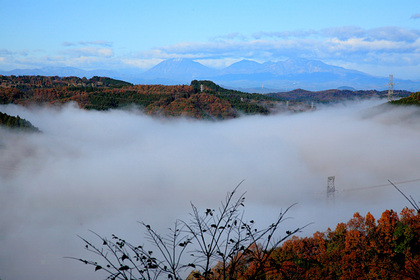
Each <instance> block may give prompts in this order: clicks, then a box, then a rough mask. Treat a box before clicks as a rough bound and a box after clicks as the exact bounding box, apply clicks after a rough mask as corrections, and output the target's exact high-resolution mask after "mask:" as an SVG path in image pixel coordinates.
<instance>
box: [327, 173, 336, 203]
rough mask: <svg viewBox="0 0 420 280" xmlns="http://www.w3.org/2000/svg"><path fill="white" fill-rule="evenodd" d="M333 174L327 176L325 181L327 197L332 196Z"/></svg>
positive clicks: (333, 188) (333, 190)
mask: <svg viewBox="0 0 420 280" xmlns="http://www.w3.org/2000/svg"><path fill="white" fill-rule="evenodd" d="M334 181H335V176H330V177H328V183H327V198H330V197H333V198H334V194H335V185H334Z"/></svg>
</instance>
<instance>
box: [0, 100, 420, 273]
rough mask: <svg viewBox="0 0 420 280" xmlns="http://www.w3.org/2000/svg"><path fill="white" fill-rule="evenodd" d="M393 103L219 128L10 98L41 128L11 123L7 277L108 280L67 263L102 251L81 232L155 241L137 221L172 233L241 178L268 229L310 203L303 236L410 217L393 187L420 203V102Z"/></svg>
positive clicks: (1, 174)
mask: <svg viewBox="0 0 420 280" xmlns="http://www.w3.org/2000/svg"><path fill="white" fill-rule="evenodd" d="M383 103H384V101H381V100H369V101H360V102H349V103H344V104H337V105H334V106H328V107H327V106H326V107H320V106H319V107H318V109H317V110H316V111H312V112H305V113H297V114H279V115H275V116H269V117H263V116H253V117H241V118H239V119H234V120H228V121H220V122H210V121H197V120H187V119H172V120H165V119H154V118H151V117H149V116H145V115H142V114H141V113H140V112H139V111H136V110H134V109H133V110H126V111H122V110H113V111H108V112H98V111H85V110H80V109H78V108H77V107H76V106H75V105H74V104H70V105H67V106H65V107H63V108H54V107H32V108H24V107H21V106H16V105H2V106H0V111H1V112H4V113H7V114H10V115H15V116H16V115H19V116H20V117H21V118H25V119H27V120H29V121H31V123H32V124H33V125H35V126H37V127H38V128H39V129H40V130H42V133H32V134H29V133H17V132H12V131H9V130H4V129H1V130H0V278H1V279H2V280H16V279H31V280H52V279H60V280H79V279H80V280H81V279H104V278H105V277H104V276H105V275H104V274H102V273H101V272H94V269H93V267H90V266H86V265H84V264H82V263H79V262H77V261H74V260H71V259H68V258H65V257H81V258H87V259H89V258H90V257H92V255H90V254H89V253H88V252H87V251H85V250H84V248H83V246H84V244H83V243H82V241H81V240H80V239H79V238H78V235H80V236H83V237H85V238H87V239H89V240H92V241H93V240H95V236H94V235H93V234H92V233H91V232H90V231H89V230H93V231H95V232H97V233H99V234H100V235H103V236H107V237H110V236H111V234H113V233H114V234H117V235H119V236H121V237H124V238H125V239H126V240H129V241H132V242H134V243H138V244H143V243H145V241H144V239H143V233H144V231H143V229H142V228H141V226H140V225H139V223H138V221H144V222H146V223H149V224H151V225H152V226H153V227H154V228H155V229H157V230H159V231H162V232H165V230H166V229H167V228H168V227H170V226H172V224H173V222H174V221H175V220H176V219H177V218H181V219H184V220H188V219H189V216H188V213H189V212H190V209H191V207H190V202H193V203H194V204H195V205H196V206H197V207H198V208H199V209H203V210H205V209H206V208H216V207H217V206H218V204H219V203H220V201H221V200H223V199H224V198H225V196H226V193H227V192H229V191H231V190H233V189H234V188H235V187H236V186H237V185H238V184H239V183H240V182H241V181H242V180H244V181H243V183H242V184H241V185H240V187H239V192H246V194H245V196H246V207H245V209H246V210H245V211H246V217H247V218H248V217H249V218H252V219H254V220H255V221H256V223H257V225H260V226H264V225H268V224H270V222H271V221H272V220H273V219H274V218H276V217H277V215H278V213H279V212H280V211H282V210H284V209H285V208H287V207H288V206H290V205H292V204H294V203H297V204H296V205H295V206H294V207H292V208H291V209H290V211H289V212H288V217H290V218H289V219H287V220H285V221H284V223H283V224H282V230H281V232H282V231H286V230H289V229H294V228H295V227H299V226H303V225H306V224H308V223H312V224H311V225H309V226H308V227H306V228H305V229H303V231H302V232H301V233H299V235H301V236H310V235H312V234H313V233H314V232H315V231H318V230H320V231H325V230H326V229H327V228H328V227H331V228H334V227H335V226H336V225H337V223H339V222H346V221H348V220H349V219H350V218H351V217H352V215H353V213H355V212H360V213H361V214H362V215H365V214H366V213H367V212H369V211H370V212H371V213H372V214H373V215H374V216H375V217H376V218H379V217H380V214H381V213H382V212H383V211H384V210H386V209H394V210H396V211H400V210H401V209H402V208H403V207H405V206H407V205H408V202H407V201H406V200H405V199H404V198H403V197H402V196H401V195H400V194H399V193H398V192H397V191H396V190H395V189H394V188H393V187H392V186H390V185H389V184H387V183H388V180H391V181H393V182H395V183H397V184H398V185H399V187H400V188H401V190H402V191H404V192H405V193H406V194H407V195H412V196H413V197H414V198H416V199H417V200H420V188H419V186H420V181H419V180H418V179H420V148H419V144H420V109H419V108H418V107H417V108H413V107H397V108H391V107H389V105H386V104H383ZM328 176H335V187H336V192H335V194H334V197H330V198H329V199H327V194H326V189H327V178H328ZM408 181H410V182H408Z"/></svg>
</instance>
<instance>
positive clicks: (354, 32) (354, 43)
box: [0, 0, 420, 80]
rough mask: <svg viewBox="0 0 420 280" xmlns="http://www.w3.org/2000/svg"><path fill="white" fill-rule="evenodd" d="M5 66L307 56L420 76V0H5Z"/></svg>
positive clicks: (120, 65)
mask: <svg viewBox="0 0 420 280" xmlns="http://www.w3.org/2000/svg"><path fill="white" fill-rule="evenodd" d="M0 4H1V5H0V26H1V27H2V28H1V29H0V38H1V39H0V69H2V70H12V69H15V68H40V67H45V66H71V67H78V68H82V69H86V70H91V69H111V70H118V69H124V68H132V67H133V68H139V69H147V68H150V67H152V66H154V65H156V64H157V63H159V62H160V61H162V60H165V59H168V58H175V57H185V58H192V59H194V60H196V61H198V62H200V63H203V64H205V65H207V66H212V67H224V66H227V65H230V64H231V63H233V62H236V61H239V60H241V59H251V60H255V61H259V62H264V61H279V60H284V59H287V58H289V57H290V58H294V57H302V58H307V59H316V60H321V61H323V62H325V63H329V64H333V65H338V66H342V67H346V68H350V69H356V70H360V71H363V72H366V73H369V74H373V75H376V76H387V75H388V74H394V77H396V78H406V79H414V80H420V3H419V1H418V0H404V1H395V0H393V1H388V0H386V1H377V0H371V1H369V0H363V1H359V0H352V1H349V0H341V1H338V0H318V1H304V0H296V1H290V0H289V1H281V0H277V1H271V0H260V1H250V0H243V1H236V0H221V1H219V0H207V1H201V0H194V1H193V0H185V1H184V0H179V1H169V0H156V1H143V0H131V1H129V0H119V1H106V0H101V1H97V0H85V1H80V0H72V1H66V0H50V1H47V0H38V1H32V0H27V1H23V0H14V1H5V0H0Z"/></svg>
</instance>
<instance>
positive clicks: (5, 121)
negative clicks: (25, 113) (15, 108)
mask: <svg viewBox="0 0 420 280" xmlns="http://www.w3.org/2000/svg"><path fill="white" fill-rule="evenodd" d="M2 126H3V127H7V128H13V129H20V130H24V131H35V132H39V129H38V128H37V127H35V126H33V125H32V124H31V123H30V122H29V121H27V120H25V119H22V118H20V117H19V115H18V116H17V117H14V116H10V115H8V114H5V113H2V112H0V127H2Z"/></svg>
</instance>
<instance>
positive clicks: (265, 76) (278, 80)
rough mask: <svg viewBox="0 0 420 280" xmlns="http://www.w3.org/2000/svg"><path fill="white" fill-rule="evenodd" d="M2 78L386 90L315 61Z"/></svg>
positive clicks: (179, 61) (401, 83)
mask: <svg viewBox="0 0 420 280" xmlns="http://www.w3.org/2000/svg"><path fill="white" fill-rule="evenodd" d="M0 74H1V75H43V76H56V75H57V76H77V77H87V78H91V77H93V76H106V77H110V78H114V79H121V80H124V81H128V82H131V83H134V84H163V85H179V84H190V83H191V81H192V80H211V81H213V82H215V83H217V84H220V85H223V86H224V87H227V88H234V89H240V90H243V91H248V92H260V93H266V92H274V91H286V90H293V89H297V88H302V89H306V90H326V89H337V88H343V87H345V88H354V89H367V90H369V89H377V90H384V89H387V87H388V83H389V79H388V77H376V76H372V75H368V74H366V73H363V72H360V71H356V70H351V69H346V68H343V67H338V66H333V65H329V64H326V63H323V62H321V61H318V60H308V59H303V58H298V59H288V60H285V61H278V62H264V63H259V62H256V61H252V60H241V61H239V62H236V63H233V64H232V65H230V66H228V67H226V68H223V69H214V68H210V67H207V66H205V65H203V64H201V63H199V62H196V61H194V60H192V59H186V58H173V59H168V60H164V61H162V62H161V63H159V64H157V65H156V66H154V67H152V68H151V69H149V70H147V71H144V72H141V71H139V70H121V71H110V70H91V71H87V70H82V69H78V68H72V67H46V68H41V69H15V70H12V71H0ZM394 84H395V85H396V86H395V88H396V89H403V90H409V91H418V90H419V89H420V81H411V80H402V79H394Z"/></svg>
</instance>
